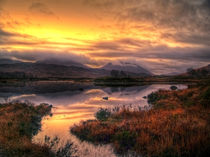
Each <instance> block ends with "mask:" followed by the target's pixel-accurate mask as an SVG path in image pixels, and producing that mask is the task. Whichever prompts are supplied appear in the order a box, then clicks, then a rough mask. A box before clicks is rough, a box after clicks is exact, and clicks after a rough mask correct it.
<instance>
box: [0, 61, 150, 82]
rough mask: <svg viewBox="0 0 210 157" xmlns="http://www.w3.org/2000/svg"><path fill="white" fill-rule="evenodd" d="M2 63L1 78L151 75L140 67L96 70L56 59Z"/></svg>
mask: <svg viewBox="0 0 210 157" xmlns="http://www.w3.org/2000/svg"><path fill="white" fill-rule="evenodd" d="M0 62H1V63H0V64H1V66H0V78H38V79H43V78H60V79H63V78H99V77H105V76H110V75H111V72H112V70H113V69H114V70H119V71H120V72H121V73H123V74H124V73H126V75H129V76H133V77H134V76H147V75H149V74H150V73H149V72H148V71H146V70H145V69H143V68H141V67H138V66H136V67H135V66H134V67H132V66H131V65H127V66H125V65H124V66H113V68H112V67H111V66H105V67H103V68H96V69H94V68H90V67H86V66H85V65H83V64H81V63H77V62H74V61H68V62H67V61H64V62H61V61H59V60H56V59H51V60H42V61H37V62H35V63H29V62H27V63H25V62H19V61H17V62H16V61H13V60H0ZM109 65H110V64H109ZM122 71H123V72H122Z"/></svg>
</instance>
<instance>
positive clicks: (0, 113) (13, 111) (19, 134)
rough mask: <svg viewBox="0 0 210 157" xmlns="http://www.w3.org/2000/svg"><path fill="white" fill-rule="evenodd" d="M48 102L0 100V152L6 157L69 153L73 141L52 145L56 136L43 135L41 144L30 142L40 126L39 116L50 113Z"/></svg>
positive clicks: (55, 156)
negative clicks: (57, 145)
mask: <svg viewBox="0 0 210 157" xmlns="http://www.w3.org/2000/svg"><path fill="white" fill-rule="evenodd" d="M51 108H52V106H51V105H48V104H40V105H34V104H31V103H29V102H9V103H5V104H0V155H1V154H3V156H6V157H71V156H72V154H73V152H72V151H76V149H74V148H73V143H70V142H68V143H66V145H64V146H63V147H59V148H57V149H53V147H54V146H56V144H57V142H58V141H59V139H58V138H54V139H50V138H46V139H45V143H44V144H43V145H39V144H35V143H32V137H33V136H34V135H36V134H37V133H38V131H39V129H40V128H41V123H40V122H41V120H42V117H44V116H46V115H50V114H51Z"/></svg>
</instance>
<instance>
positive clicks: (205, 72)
mask: <svg viewBox="0 0 210 157" xmlns="http://www.w3.org/2000/svg"><path fill="white" fill-rule="evenodd" d="M184 75H185V76H194V77H209V76H210V64H209V65H207V66H205V67H201V68H198V69H192V68H190V69H188V70H187V73H185V74H184Z"/></svg>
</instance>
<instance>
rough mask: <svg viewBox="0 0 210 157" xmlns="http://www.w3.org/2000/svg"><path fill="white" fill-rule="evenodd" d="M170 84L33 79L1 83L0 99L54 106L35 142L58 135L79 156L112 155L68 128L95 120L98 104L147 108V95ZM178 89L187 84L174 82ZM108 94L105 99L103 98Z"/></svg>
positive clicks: (104, 147)
mask: <svg viewBox="0 0 210 157" xmlns="http://www.w3.org/2000/svg"><path fill="white" fill-rule="evenodd" d="M170 86H171V85H170V84H153V85H146V86H135V87H121V88H117V87H104V88H102V87H96V86H94V85H92V84H87V83H86V84H81V83H73V82H69V81H68V82H33V83H20V84H15V85H7V86H3V85H1V86H0V102H5V101H11V100H21V101H30V102H32V103H35V104H40V103H43V102H44V103H49V104H52V105H53V111H52V112H53V116H52V117H46V118H44V119H43V120H42V128H41V131H40V132H39V133H38V135H36V136H35V137H34V139H33V140H34V142H38V143H42V142H43V139H44V137H45V135H48V136H50V137H55V136H58V137H60V138H61V144H62V143H65V142H66V141H67V140H69V139H70V140H71V141H73V142H74V143H75V145H77V149H78V155H79V156H87V157H94V156H95V157H98V156H106V157H108V156H109V157H111V156H115V154H114V153H113V149H112V147H111V146H110V145H106V146H94V145H92V144H89V143H86V142H80V141H79V140H78V139H77V138H76V137H74V136H73V135H71V134H70V132H69V130H70V127H71V126H73V125H74V124H78V123H79V122H80V121H83V120H87V119H94V113H95V112H96V111H97V110H98V109H99V108H101V107H103V108H112V107H115V106H123V105H124V106H129V107H131V108H133V109H138V108H142V109H144V108H147V107H148V103H147V100H146V99H144V98H143V97H144V96H147V95H148V94H150V93H151V92H153V91H157V90H159V89H169V88H170ZM176 86H177V87H178V88H179V89H183V88H186V87H187V86H186V85H176ZM104 97H108V100H104V99H103V98H104Z"/></svg>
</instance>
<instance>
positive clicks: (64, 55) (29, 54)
mask: <svg viewBox="0 0 210 157" xmlns="http://www.w3.org/2000/svg"><path fill="white" fill-rule="evenodd" d="M0 58H8V59H18V60H26V61H40V60H45V59H51V58H56V59H57V60H60V61H76V62H79V63H83V64H97V62H96V61H95V60H91V59H90V58H89V57H87V56H85V55H82V54H75V53H71V52H67V51H65V52H60V51H46V50H45V51H44V50H28V51H7V50H0Z"/></svg>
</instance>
